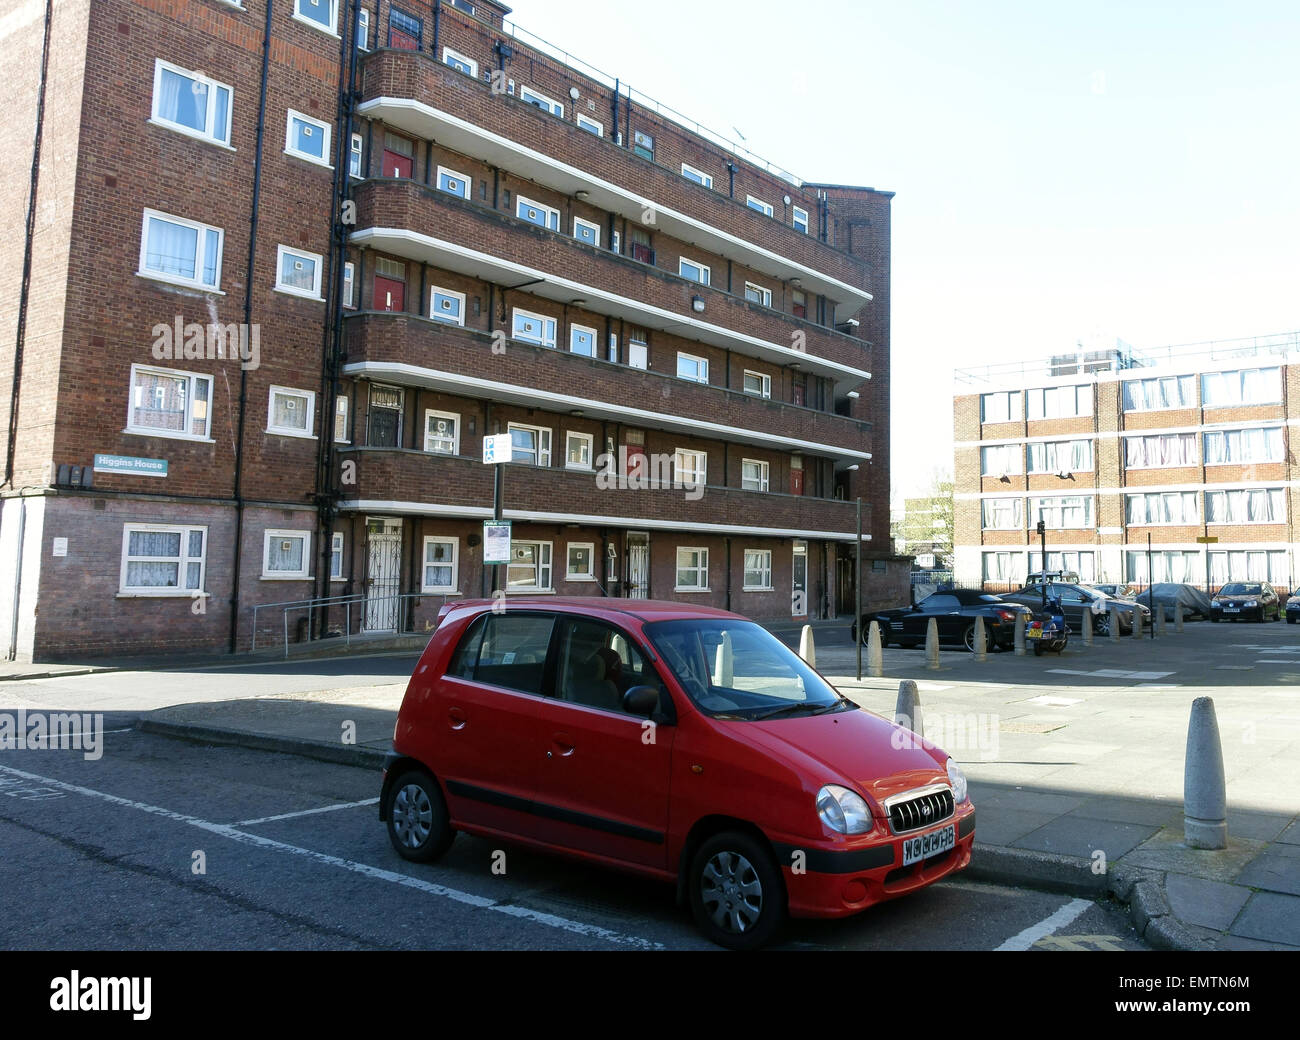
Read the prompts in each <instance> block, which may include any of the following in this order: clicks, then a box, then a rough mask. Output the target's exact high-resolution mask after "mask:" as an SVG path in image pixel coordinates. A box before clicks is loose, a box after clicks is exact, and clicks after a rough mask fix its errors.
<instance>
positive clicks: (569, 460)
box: [564, 430, 594, 469]
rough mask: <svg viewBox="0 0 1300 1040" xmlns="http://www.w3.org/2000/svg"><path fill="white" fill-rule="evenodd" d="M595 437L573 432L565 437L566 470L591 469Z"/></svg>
mask: <svg viewBox="0 0 1300 1040" xmlns="http://www.w3.org/2000/svg"><path fill="white" fill-rule="evenodd" d="M593 444H594V437H593V436H592V434H590V433H575V432H573V431H572V430H571V431H569V432H568V433H566V434H565V435H564V466H565V468H566V469H591V455H592V448H593Z"/></svg>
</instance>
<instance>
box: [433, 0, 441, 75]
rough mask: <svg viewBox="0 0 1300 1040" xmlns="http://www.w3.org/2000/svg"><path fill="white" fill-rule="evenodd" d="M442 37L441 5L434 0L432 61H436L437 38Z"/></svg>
mask: <svg viewBox="0 0 1300 1040" xmlns="http://www.w3.org/2000/svg"><path fill="white" fill-rule="evenodd" d="M441 35H442V4H441V3H440V2H438V0H434V4H433V60H434V61H438V60H440V59H439V58H438V38H439V37H440V36H441Z"/></svg>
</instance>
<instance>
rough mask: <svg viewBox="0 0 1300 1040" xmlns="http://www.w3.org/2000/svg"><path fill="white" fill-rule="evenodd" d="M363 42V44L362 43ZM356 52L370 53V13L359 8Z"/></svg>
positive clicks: (365, 9)
mask: <svg viewBox="0 0 1300 1040" xmlns="http://www.w3.org/2000/svg"><path fill="white" fill-rule="evenodd" d="M362 41H364V42H362ZM356 45H357V50H359V51H365V52H367V53H369V51H370V11H369V10H368V9H367V8H364V7H363V8H361V9H360V10H359V11H358V12H357V39H356Z"/></svg>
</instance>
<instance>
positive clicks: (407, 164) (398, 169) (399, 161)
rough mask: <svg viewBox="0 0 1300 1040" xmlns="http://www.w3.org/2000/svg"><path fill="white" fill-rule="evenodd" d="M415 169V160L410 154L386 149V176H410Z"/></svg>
mask: <svg viewBox="0 0 1300 1040" xmlns="http://www.w3.org/2000/svg"><path fill="white" fill-rule="evenodd" d="M414 169H415V160H414V159H412V158H411V157H410V156H409V155H398V154H397V153H396V152H390V151H389V150H388V149H387V148H385V149H384V176H385V177H406V178H408V179H409V178H410V177H411V175H412V173H413V171H414Z"/></svg>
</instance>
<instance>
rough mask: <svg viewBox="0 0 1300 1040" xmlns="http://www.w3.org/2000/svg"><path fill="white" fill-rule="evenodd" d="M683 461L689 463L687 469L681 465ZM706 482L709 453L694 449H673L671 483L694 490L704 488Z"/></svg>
mask: <svg viewBox="0 0 1300 1040" xmlns="http://www.w3.org/2000/svg"><path fill="white" fill-rule="evenodd" d="M685 459H689V460H690V462H691V466H690V468H689V469H687V468H686V467H685V466H684V465H682V463H683V461H684V460H685ZM688 474H689V479H688ZM708 480H709V453H708V452H707V451H699V450H697V449H695V448H674V449H673V483H675V484H681V485H684V486H685V487H691V488H695V487H706V486H707V485H708Z"/></svg>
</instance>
